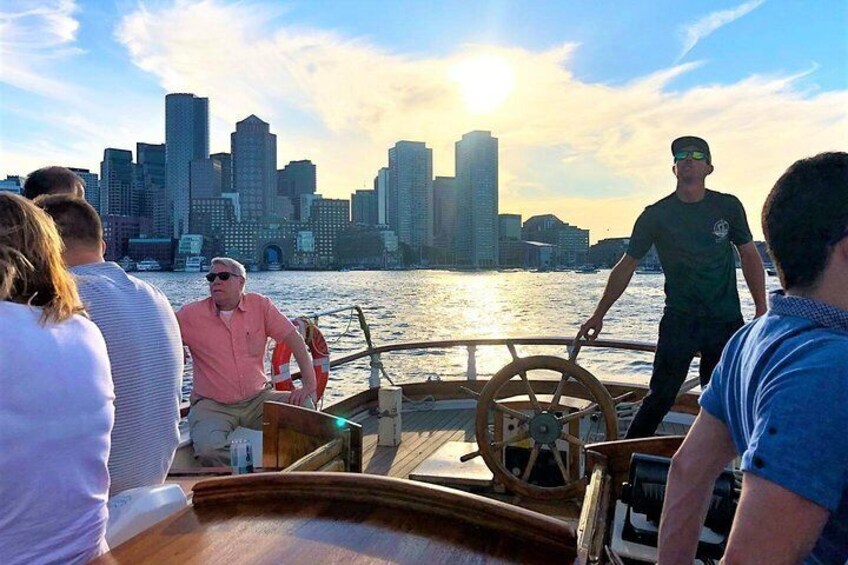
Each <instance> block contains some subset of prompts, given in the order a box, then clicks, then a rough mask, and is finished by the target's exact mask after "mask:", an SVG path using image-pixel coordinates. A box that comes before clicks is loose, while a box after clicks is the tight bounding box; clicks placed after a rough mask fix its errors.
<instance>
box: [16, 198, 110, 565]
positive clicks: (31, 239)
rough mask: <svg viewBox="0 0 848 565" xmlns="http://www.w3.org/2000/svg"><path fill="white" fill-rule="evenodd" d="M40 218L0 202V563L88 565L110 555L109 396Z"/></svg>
mask: <svg viewBox="0 0 848 565" xmlns="http://www.w3.org/2000/svg"><path fill="white" fill-rule="evenodd" d="M61 252H62V243H61V239H60V237H59V234H58V232H57V231H56V227H55V225H54V224H53V221H52V220H51V219H50V217H49V216H48V215H47V214H46V213H44V212H43V211H42V210H40V209H38V208H37V207H35V206H34V205H33V204H32V203H31V202H29V201H28V200H26V199H24V198H22V197H20V196H17V195H14V194H11V193H2V192H0V391H2V393H0V445H2V446H3V449H2V450H0V477H2V478H3V479H2V481H0V500H2V501H3V512H2V513H0V563H4V564H13V563H14V564H17V563H36V562H38V563H44V562H60V563H86V562H88V561H90V560H91V559H93V558H94V557H97V556H98V555H100V554H101V553H103V552H104V551H106V550H107V549H108V548H107V547H106V543H105V541H104V533H105V529H106V521H107V518H108V512H107V509H106V501H107V496H108V492H109V474H108V471H107V468H106V463H107V460H108V457H109V445H110V444H109V438H110V433H111V430H112V424H113V421H114V404H113V402H114V398H115V396H114V393H113V388H112V377H111V374H110V367H109V357H108V356H107V353H106V344H105V342H104V341H103V337H102V336H101V335H100V331H99V330H98V329H97V326H95V325H94V324H93V323H92V322H91V321H90V320H88V319H87V318H85V317H84V316H83V315H82V311H83V310H82V306H81V303H80V300H79V296H78V295H77V290H76V285H75V284H74V281H73V279H72V278H71V276H70V274H69V273H68V272H67V271H66V270H65V268H64V266H63V264H62V257H61Z"/></svg>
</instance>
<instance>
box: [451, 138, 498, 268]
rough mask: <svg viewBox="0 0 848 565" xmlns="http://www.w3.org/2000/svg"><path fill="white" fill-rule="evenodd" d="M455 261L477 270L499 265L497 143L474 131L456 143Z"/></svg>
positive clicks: (495, 139)
mask: <svg viewBox="0 0 848 565" xmlns="http://www.w3.org/2000/svg"><path fill="white" fill-rule="evenodd" d="M456 188H457V195H458V202H459V208H458V213H457V232H456V259H457V263H458V264H460V265H466V266H469V267H475V268H480V267H483V268H486V267H497V265H498V139H497V138H496V137H492V134H491V132H488V131H472V132H469V133H466V134H465V135H463V136H462V139H461V140H460V141H457V142H456Z"/></svg>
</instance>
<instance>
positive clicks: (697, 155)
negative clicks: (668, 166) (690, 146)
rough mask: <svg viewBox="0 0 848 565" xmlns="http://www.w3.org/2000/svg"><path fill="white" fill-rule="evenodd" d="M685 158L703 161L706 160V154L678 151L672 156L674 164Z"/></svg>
mask: <svg viewBox="0 0 848 565" xmlns="http://www.w3.org/2000/svg"><path fill="white" fill-rule="evenodd" d="M686 157H692V158H693V159H695V160H696V161H703V160H704V159H706V158H707V154H706V153H704V152H703V151H678V152H677V153H675V154H674V162H675V163H676V162H678V161H682V160H683V159H685V158H686Z"/></svg>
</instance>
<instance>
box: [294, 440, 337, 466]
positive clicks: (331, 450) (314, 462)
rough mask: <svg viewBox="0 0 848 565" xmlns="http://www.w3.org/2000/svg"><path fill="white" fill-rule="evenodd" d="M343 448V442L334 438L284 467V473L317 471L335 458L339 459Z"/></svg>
mask: <svg viewBox="0 0 848 565" xmlns="http://www.w3.org/2000/svg"><path fill="white" fill-rule="evenodd" d="M343 447H344V441H343V440H342V439H341V438H336V439H334V440H332V441H330V442H329V443H325V444H324V445H322V446H321V447H319V448H318V449H316V450H315V451H313V452H312V453H310V454H308V455H304V456H303V457H301V458H300V459H298V460H297V461H295V462H294V463H292V464H291V465H289V466H288V467H286V468H285V469H284V471H285V472H289V473H291V472H294V471H317V470H319V469H320V468H321V467H323V466H324V465H326V464H327V463H328V462H330V461H332V460H333V459H335V458H336V457H340V456H341V454H342V448H343Z"/></svg>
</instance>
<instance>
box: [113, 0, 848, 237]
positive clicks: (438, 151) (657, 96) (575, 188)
mask: <svg viewBox="0 0 848 565" xmlns="http://www.w3.org/2000/svg"><path fill="white" fill-rule="evenodd" d="M760 3H761V2H759V1H756V2H749V3H747V4H744V5H743V6H740V7H739V8H737V9H735V10H732V11H730V12H726V13H718V14H714V15H713V16H710V18H707V19H705V20H702V23H699V24H696V26H693V30H695V31H693V32H692V33H693V35H692V37H694V38H695V41H697V38H700V37H704V36H705V35H707V34H708V33H710V32H712V31H715V30H716V29H718V28H719V27H720V26H721V25H723V24H725V23H728V22H729V21H732V20H734V19H736V18H738V17H740V16H741V15H742V14H744V13H747V12H749V11H751V10H753V9H754V8H756V6H758V5H759V4H760ZM201 8H202V9H201ZM246 14H247V17H245V15H246ZM708 22H709V23H708ZM116 37H117V38H118V40H119V41H121V42H122V43H124V44H125V45H127V47H128V49H129V51H130V53H131V57H132V60H133V62H134V63H135V64H136V65H137V66H139V67H140V68H142V69H145V70H146V71H148V72H150V73H152V74H153V75H154V76H156V77H157V79H158V80H159V82H160V83H161V84H162V85H163V87H165V88H166V89H167V90H169V91H189V92H195V93H197V94H199V95H203V96H209V97H210V100H211V109H212V112H213V113H214V114H215V115H216V118H217V123H219V124H220V125H221V128H223V129H219V130H218V131H217V132H215V131H213V140H212V145H213V148H214V149H216V150H227V149H228V147H229V145H228V134H229V131H231V130H232V127H233V124H234V123H235V121H236V120H239V119H241V118H243V117H245V116H246V115H247V114H249V113H257V114H258V115H260V117H262V118H263V119H265V120H266V121H269V122H270V123H271V125H272V129H273V130H274V131H275V132H276V133H277V134H278V136H279V140H278V148H279V152H280V158H281V160H282V162H285V161H286V160H288V159H298V158H312V159H313V160H315V161H316V162H317V164H318V167H319V185H320V186H319V190H320V191H321V192H323V193H324V194H325V196H331V197H341V198H347V197H348V195H349V193H350V192H351V191H352V190H353V189H355V188H358V187H361V186H363V185H367V184H370V182H371V179H372V178H373V176H374V174H376V171H377V169H378V168H379V167H380V166H384V165H385V161H386V150H387V148H388V147H390V146H391V145H393V144H394V143H395V141H397V140H399V139H414V140H423V141H426V142H427V143H428V144H429V145H430V146H431V147H433V149H434V161H435V163H434V165H435V171H436V174H441V175H451V174H452V173H453V164H454V163H453V159H454V156H453V152H454V143H455V141H456V140H457V139H458V138H459V137H460V136H461V135H462V134H463V133H464V132H466V131H469V130H472V129H488V130H492V131H493V133H494V135H496V136H497V137H499V138H500V147H501V209H502V211H511V210H516V209H518V210H523V211H525V213H528V212H529V213H542V212H550V211H555V212H556V213H559V214H560V215H561V216H562V218H563V219H564V220H566V221H571V222H574V223H578V224H579V225H585V226H587V227H590V229H595V230H599V229H601V227H602V226H603V229H607V228H608V226H609V225H610V223H611V222H615V223H616V224H617V225H618V224H619V222H620V224H621V225H625V226H627V224H629V223H630V221H632V219H633V218H634V217H635V215H636V214H638V212H639V210H640V209H641V207H643V206H644V205H645V204H647V203H649V202H650V201H651V199H654V198H655V197H656V196H658V195H661V194H664V193H667V192H669V191H670V190H671V189H672V188H673V178H672V176H671V171H670V169H671V160H670V155H669V149H668V146H669V142H670V139H671V138H673V137H675V136H677V135H682V134H687V133H693V134H698V135H703V136H705V137H706V138H708V139H709V140H710V142H711V144H712V146H713V151H714V153H715V160H716V167H717V172H716V173H715V174H714V179H713V184H714V186H717V188H719V189H721V188H726V189H732V190H733V191H734V192H735V193H737V194H739V195H740V197H741V198H742V199H743V201H745V203H746V204H747V205H749V210H750V211H751V213H752V216H754V217H755V216H756V210H758V209H759V207H760V206H761V205H762V199H763V197H764V195H765V193H766V191H767V190H768V188H769V186H770V183H771V182H773V181H774V179H776V178H777V176H778V175H779V173H780V171H781V170H782V169H783V168H785V167H786V165H788V164H789V163H790V162H792V161H793V160H795V159H797V158H798V157H800V156H803V155H807V154H809V153H810V152H811V151H813V150H815V149H816V148H817V147H820V148H822V149H824V148H833V147H840V146H844V145H845V143H846V134H845V132H846V131H848V118H846V115H845V112H844V111H843V110H842V109H843V108H845V107H846V104H848V93H846V92H832V93H824V94H821V93H820V94H807V93H801V92H798V91H796V90H795V86H794V85H795V82H794V80H795V79H796V78H797V77H758V76H752V77H749V78H748V79H746V80H744V81H741V82H738V83H736V84H728V85H716V86H710V87H703V88H693V89H689V90H684V91H680V92H675V91H669V90H668V85H669V83H670V82H671V81H672V80H674V79H675V78H677V77H679V76H680V75H681V74H684V73H687V72H689V71H690V70H691V69H693V68H695V67H697V63H688V64H684V65H677V66H674V67H671V68H668V69H660V70H657V71H656V72H654V73H652V74H650V75H647V76H644V77H642V78H640V79H637V80H634V81H632V82H631V83H629V84H625V85H622V86H617V87H613V86H609V85H605V84H598V83H587V82H582V81H580V80H578V79H577V78H575V77H574V75H573V74H572V73H571V72H570V70H569V63H570V60H571V58H572V56H573V54H574V53H575V50H577V49H578V48H579V46H577V45H575V44H571V43H564V44H562V45H560V46H557V47H554V48H552V49H550V50H547V51H543V52H533V51H528V50H525V49H519V48H503V47H497V48H496V47H487V46H482V45H468V46H465V47H462V48H460V49H459V50H457V51H456V52H454V53H451V54H449V55H446V56H443V57H439V58H420V57H419V58H413V57H408V56H404V55H401V54H396V53H390V52H387V51H386V50H384V49H381V48H379V47H377V46H375V45H374V44H372V43H369V42H368V41H365V40H363V39H361V38H348V37H344V36H341V35H339V34H337V33H331V32H325V31H321V30H315V29H305V28H301V27H297V26H291V25H287V24H286V22H285V18H278V19H277V20H273V18H272V15H271V14H269V13H267V12H263V11H262V9H260V7H259V5H253V4H248V5H245V4H236V5H231V4H223V3H220V2H216V1H213V0H206V1H204V2H202V3H195V4H191V3H188V2H180V3H178V4H176V5H175V6H172V7H169V8H165V9H160V10H147V9H144V8H141V9H139V10H138V11H136V12H135V13H133V14H131V15H129V16H127V17H126V18H125V19H124V21H123V22H122V24H121V25H120V26H119V28H118V30H117V31H116ZM480 53H484V54H487V55H490V56H496V57H499V58H501V59H503V60H505V61H507V62H508V63H509V65H510V66H511V67H512V69H514V75H515V76H514V83H515V88H514V90H513V91H512V92H511V93H510V95H509V96H508V98H507V99H506V101H505V102H504V103H503V106H502V107H501V108H500V109H499V110H498V111H495V112H493V113H491V114H488V115H484V116H476V115H472V114H471V113H469V112H468V111H467V110H466V108H465V107H464V102H463V97H462V93H461V92H460V89H459V88H458V87H457V85H456V84H455V81H454V80H453V79H452V78H451V76H452V70H454V69H455V68H456V67H457V65H459V64H461V63H462V62H463V61H466V60H468V59H469V57H474V56H476V55H479V54H480ZM776 116H780V119H779V120H776V119H775V117H776ZM813 145H815V146H816V147H814V146H813ZM752 147H756V148H757V151H756V152H754V153H753V154H752V153H751V152H749V151H746V152H745V154H744V156H743V155H740V154H739V153H737V152H736V150H737V149H739V148H752ZM627 229H629V226H627V227H625V228H624V230H627ZM755 229H756V227H755ZM594 233H598V232H597V231H596V232H594ZM601 233H602V232H601ZM615 235H621V234H615Z"/></svg>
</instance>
